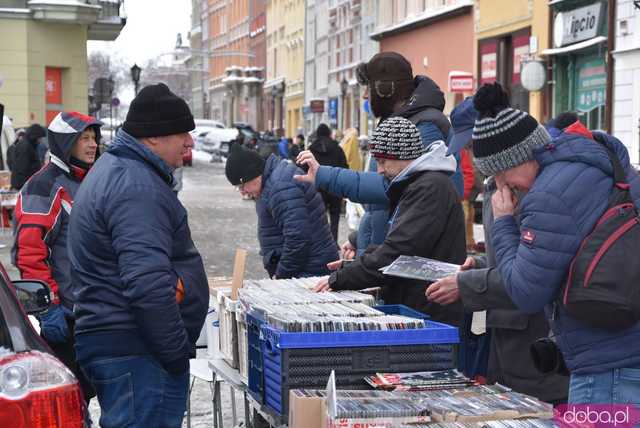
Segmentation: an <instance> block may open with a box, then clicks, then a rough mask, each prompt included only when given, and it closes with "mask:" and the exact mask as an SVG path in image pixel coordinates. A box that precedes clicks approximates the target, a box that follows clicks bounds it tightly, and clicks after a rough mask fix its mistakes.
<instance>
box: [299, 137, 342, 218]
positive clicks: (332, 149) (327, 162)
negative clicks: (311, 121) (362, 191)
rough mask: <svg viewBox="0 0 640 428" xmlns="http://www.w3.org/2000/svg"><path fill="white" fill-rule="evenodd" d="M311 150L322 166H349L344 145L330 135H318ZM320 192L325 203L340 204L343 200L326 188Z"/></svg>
mask: <svg viewBox="0 0 640 428" xmlns="http://www.w3.org/2000/svg"><path fill="white" fill-rule="evenodd" d="M309 150H310V151H311V153H313V156H314V157H315V158H316V160H317V161H318V163H319V164H320V165H322V166H335V167H338V168H346V169H348V168H349V164H348V163H347V157H346V156H345V154H344V150H342V147H340V144H338V142H337V141H336V140H332V139H331V138H329V137H318V138H317V139H316V140H315V141H314V142H313V144H311V146H310V147H309ZM320 194H321V195H322V199H323V200H324V203H325V205H335V204H340V202H341V201H342V198H341V197H340V196H336V195H333V194H331V193H328V192H326V191H324V190H320Z"/></svg>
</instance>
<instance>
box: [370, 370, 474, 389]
mask: <svg viewBox="0 0 640 428" xmlns="http://www.w3.org/2000/svg"><path fill="white" fill-rule="evenodd" d="M364 380H365V381H366V382H367V383H368V384H369V385H371V386H372V387H374V388H375V389H382V390H386V391H430V390H437V389H451V388H462V387H465V386H469V385H473V384H474V382H473V381H472V380H471V379H469V378H468V377H466V376H465V375H463V374H462V373H460V372H459V371H458V370H444V371H429V372H416V373H376V375H375V376H367V377H365V379H364Z"/></svg>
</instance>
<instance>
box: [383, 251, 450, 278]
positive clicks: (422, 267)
mask: <svg viewBox="0 0 640 428" xmlns="http://www.w3.org/2000/svg"><path fill="white" fill-rule="evenodd" d="M381 270H382V273H383V274H385V275H390V276H397V277H400V278H409V279H419V280H422V281H428V282H434V281H438V280H439V279H442V278H446V277H448V276H452V275H456V274H457V273H458V272H460V265H455V264H451V263H445V262H441V261H438V260H433V259H427V258H424V257H416V256H400V257H398V258H397V259H396V260H395V261H394V262H393V263H391V264H390V265H389V266H386V267H384V268H382V269H381Z"/></svg>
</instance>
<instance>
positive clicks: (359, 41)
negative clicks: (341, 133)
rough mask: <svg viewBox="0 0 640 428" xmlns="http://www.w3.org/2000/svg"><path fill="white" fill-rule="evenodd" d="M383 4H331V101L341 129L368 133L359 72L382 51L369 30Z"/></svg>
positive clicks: (338, 0) (346, 0)
mask: <svg viewBox="0 0 640 428" xmlns="http://www.w3.org/2000/svg"><path fill="white" fill-rule="evenodd" d="M383 3H385V2H384V1H375V2H374V1H363V0H330V2H329V52H330V55H329V87H328V89H329V91H328V92H329V93H328V96H329V101H328V102H329V105H330V106H332V107H331V109H330V117H329V120H330V122H331V124H332V125H333V126H334V127H336V128H338V129H343V130H344V129H348V128H358V129H361V130H362V131H364V132H366V129H367V116H366V114H365V113H364V109H363V103H362V93H361V91H360V86H359V85H358V82H357V80H356V76H355V69H356V67H357V66H358V64H360V63H361V62H366V61H368V60H369V59H370V58H371V57H372V56H373V55H374V54H375V53H377V52H378V43H377V41H375V40H372V39H371V38H370V37H369V31H370V30H371V29H372V28H373V27H374V26H375V17H376V14H375V11H376V6H377V5H378V4H383ZM386 3H388V2H386ZM372 24H373V25H372ZM336 107H337V108H336Z"/></svg>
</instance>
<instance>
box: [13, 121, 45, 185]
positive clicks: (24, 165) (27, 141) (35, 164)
mask: <svg viewBox="0 0 640 428" xmlns="http://www.w3.org/2000/svg"><path fill="white" fill-rule="evenodd" d="M46 135H47V130H46V129H45V128H43V127H42V126H40V125H37V124H36V125H31V126H30V127H29V128H27V131H26V133H25V135H24V138H22V139H21V140H20V141H18V142H17V143H16V147H15V148H14V150H13V153H12V158H13V160H12V169H11V187H13V188H14V189H16V190H20V189H22V186H24V183H26V182H27V180H28V179H29V177H31V176H32V175H33V174H35V173H36V172H38V170H39V169H40V168H41V167H42V164H41V163H40V157H39V156H38V150H37V147H38V139H40V138H43V137H45V136H46Z"/></svg>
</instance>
